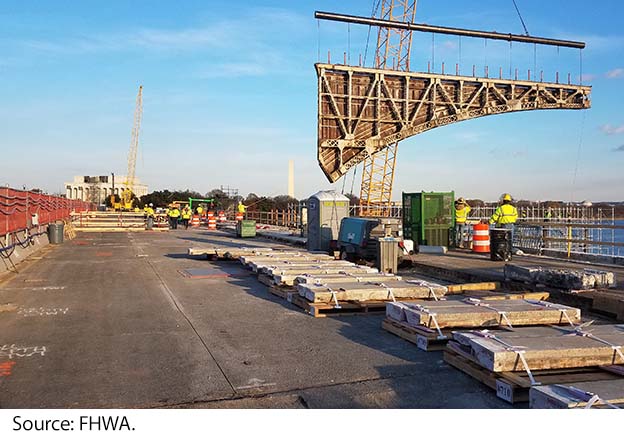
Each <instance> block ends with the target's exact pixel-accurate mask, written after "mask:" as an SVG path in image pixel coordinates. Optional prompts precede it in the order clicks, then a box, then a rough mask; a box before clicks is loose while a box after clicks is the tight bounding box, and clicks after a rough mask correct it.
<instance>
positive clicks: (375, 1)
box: [362, 0, 381, 67]
mask: <svg viewBox="0 0 624 439" xmlns="http://www.w3.org/2000/svg"><path fill="white" fill-rule="evenodd" d="M380 4H381V0H373V7H372V8H371V9H372V11H371V17H374V16H375V15H377V10H378V9H379V5H380ZM371 28H372V26H368V34H367V35H366V48H365V49H364V63H363V64H364V65H363V66H362V67H366V55H367V54H368V43H369V40H370V34H371Z"/></svg>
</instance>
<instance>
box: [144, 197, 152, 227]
mask: <svg viewBox="0 0 624 439" xmlns="http://www.w3.org/2000/svg"><path fill="white" fill-rule="evenodd" d="M143 212H144V213H145V230H152V227H154V205H153V204H152V203H149V204H146V205H145V207H144V208H143Z"/></svg>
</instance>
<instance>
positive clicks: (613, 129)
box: [600, 124, 624, 136]
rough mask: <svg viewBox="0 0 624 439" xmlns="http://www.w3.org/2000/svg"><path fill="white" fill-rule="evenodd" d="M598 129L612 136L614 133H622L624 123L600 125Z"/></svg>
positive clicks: (623, 132) (623, 131)
mask: <svg viewBox="0 0 624 439" xmlns="http://www.w3.org/2000/svg"><path fill="white" fill-rule="evenodd" d="M600 131H602V132H603V133H605V134H607V135H609V136H612V135H614V134H624V125H615V126H614V125H611V124H606V125H602V126H601V127H600Z"/></svg>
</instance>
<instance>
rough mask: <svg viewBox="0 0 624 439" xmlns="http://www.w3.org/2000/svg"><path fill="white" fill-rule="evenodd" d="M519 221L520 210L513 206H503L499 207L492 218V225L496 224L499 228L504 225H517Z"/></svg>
mask: <svg viewBox="0 0 624 439" xmlns="http://www.w3.org/2000/svg"><path fill="white" fill-rule="evenodd" d="M517 220H518V210H517V209H516V208H515V207H514V206H512V205H511V204H503V205H502V206H498V207H497V208H496V211H495V212H494V215H492V218H490V224H494V223H496V225H497V226H500V225H503V224H515V223H516V221H517Z"/></svg>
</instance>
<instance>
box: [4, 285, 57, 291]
mask: <svg viewBox="0 0 624 439" xmlns="http://www.w3.org/2000/svg"><path fill="white" fill-rule="evenodd" d="M64 289H65V287H64V286H63V287H57V286H48V287H8V288H4V291H24V290H26V291H58V290H64Z"/></svg>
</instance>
